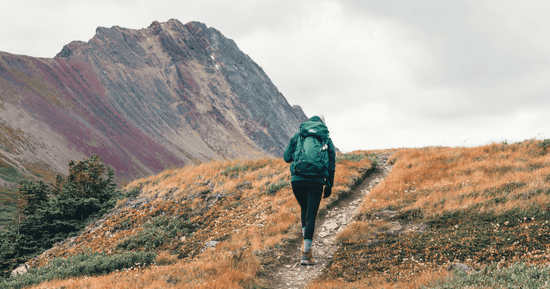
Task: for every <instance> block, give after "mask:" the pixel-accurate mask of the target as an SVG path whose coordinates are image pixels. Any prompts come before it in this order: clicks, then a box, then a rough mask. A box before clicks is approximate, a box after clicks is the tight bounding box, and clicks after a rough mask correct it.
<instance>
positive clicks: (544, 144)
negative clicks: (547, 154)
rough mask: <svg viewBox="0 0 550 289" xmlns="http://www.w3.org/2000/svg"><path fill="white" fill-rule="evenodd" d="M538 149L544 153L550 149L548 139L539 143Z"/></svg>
mask: <svg viewBox="0 0 550 289" xmlns="http://www.w3.org/2000/svg"><path fill="white" fill-rule="evenodd" d="M539 147H541V148H542V149H543V150H544V151H546V149H548V147H550V139H545V140H544V141H542V142H540V143H539Z"/></svg>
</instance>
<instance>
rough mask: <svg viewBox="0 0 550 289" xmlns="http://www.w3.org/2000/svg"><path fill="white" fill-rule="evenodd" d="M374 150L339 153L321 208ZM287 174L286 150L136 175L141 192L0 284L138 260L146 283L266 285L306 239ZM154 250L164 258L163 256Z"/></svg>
mask: <svg viewBox="0 0 550 289" xmlns="http://www.w3.org/2000/svg"><path fill="white" fill-rule="evenodd" d="M373 157H374V155H370V154H367V153H366V152H356V153H353V154H347V155H339V156H338V157H337V164H336V175H335V186H334V189H333V195H332V196H331V197H330V198H328V199H324V200H323V201H322V204H321V207H320V211H321V214H323V212H326V210H327V209H328V208H330V207H332V206H335V205H336V204H337V203H338V202H339V200H340V199H342V198H344V197H346V196H348V195H349V194H350V193H351V190H352V189H353V188H354V187H355V186H357V185H358V184H359V183H360V182H361V180H362V179H363V178H364V177H365V176H366V175H367V174H369V173H370V172H372V169H373V166H374V165H375V163H373V159H374V158H373ZM289 181H290V172H289V170H288V164H286V163H284V161H283V160H282V159H280V158H279V159H274V158H263V159H256V160H234V161H224V162H220V161H212V162H208V163H203V164H200V165H189V166H185V167H183V168H180V169H171V170H167V171H165V172H162V173H161V174H158V175H155V176H151V177H148V178H144V179H138V180H136V181H134V182H132V183H130V184H129V185H128V186H127V187H125V190H127V192H126V194H127V195H134V194H135V192H136V191H138V192H139V195H137V196H135V195H134V197H130V198H127V199H124V200H121V201H120V202H119V203H118V205H117V207H116V208H115V209H114V210H113V211H112V212H111V213H109V214H105V215H104V216H103V217H102V218H100V219H98V220H96V221H94V222H91V223H89V224H88V226H87V227H86V229H84V230H83V231H82V232H81V233H80V235H78V236H75V237H73V238H69V239H67V240H65V241H63V242H60V243H57V244H56V245H54V247H53V248H52V249H50V250H48V251H46V252H44V253H43V254H42V255H40V256H38V257H37V258H34V259H33V260H30V261H29V262H28V263H29V264H30V265H31V267H32V268H33V269H32V270H31V271H30V272H29V273H27V274H24V275H21V276H19V277H17V278H9V279H6V282H7V283H1V282H0V286H1V285H4V286H7V287H14V288H19V286H21V285H22V284H28V285H31V284H37V283H41V282H45V281H48V280H52V279H65V278H70V277H78V276H83V275H87V276H91V275H103V274H108V273H110V274H109V275H108V276H106V277H97V278H94V279H90V280H89V282H92V283H96V285H98V284H110V282H123V281H122V280H120V279H119V277H120V276H122V275H120V274H119V270H120V271H122V272H121V273H122V274H123V275H124V274H125V273H126V272H128V269H130V267H131V270H134V269H135V268H136V267H140V268H141V269H144V270H147V271H144V272H142V273H143V275H142V277H143V278H145V279H147V280H145V281H143V282H141V281H140V283H142V284H141V285H139V286H142V287H141V288H143V287H148V288H154V287H155V286H156V287H157V288H158V287H163V288H164V287H167V286H170V285H171V284H176V283H177V286H179V288H188V287H189V286H194V285H198V284H201V283H204V284H203V285H201V286H202V287H201V286H199V287H198V288H216V286H221V287H223V288H228V287H229V288H238V287H239V286H243V284H244V285H245V286H247V285H246V284H261V283H262V281H261V280H260V279H262V278H258V277H260V275H259V274H261V272H262V270H263V269H262V267H264V266H265V267H264V268H268V267H269V266H273V265H274V264H276V263H277V262H278V261H277V260H278V258H277V257H278V256H280V255H279V254H280V253H281V247H282V246H284V245H285V244H288V241H289V240H293V241H296V240H299V238H300V237H299V234H300V233H301V228H300V223H299V216H300V210H299V205H298V203H297V202H296V201H295V199H294V196H293V195H292V191H291V186H290V183H289ZM130 251H131V252H130ZM151 254H153V255H154V256H156V260H155V264H152V261H151V256H152V255H151ZM65 258H66V259H65ZM127 258H134V259H133V260H135V261H134V262H133V263H131V265H130V266H128V265H127V264H128V262H120V260H121V259H127ZM178 258H179V259H181V260H178ZM153 259H155V258H154V257H153ZM144 262H146V263H147V264H146V265H145V264H143V263H144ZM121 263H122V264H121ZM136 263H140V264H139V265H138V264H136ZM172 263H174V264H173V265H171V266H169V267H168V268H166V267H164V266H162V265H167V264H172ZM144 266H145V267H147V266H148V268H142V267H144ZM117 269H118V270H117ZM123 269H124V270H123ZM147 272H148V273H147ZM166 272H172V273H171V274H170V276H171V277H170V276H164V274H165V273H166ZM174 272H179V273H174ZM191 272H193V273H192V274H191ZM132 273H134V271H132ZM159 274H160V275H162V276H163V277H162V278H159V277H158V276H159ZM132 276H134V274H132ZM154 276H156V277H154ZM134 277H138V275H137V273H135V276H134ZM142 277H139V278H142ZM105 278H107V279H108V280H106V279H105ZM133 280H137V279H133ZM73 281H74V280H64V281H60V282H64V283H63V284H59V285H54V286H52V285H51V284H49V285H48V284H46V285H44V286H48V287H56V288H57V287H62V286H67V288H71V287H70V286H68V285H67V284H68V283H72V282H73ZM52 282H54V283H55V282H57V281H52ZM129 282H133V281H131V280H129ZM76 284H80V281H78V282H77V283H75V285H76ZM155 284H156V285H155ZM76 286H80V285H76ZM94 286H95V285H94ZM100 286H108V285H100ZM118 286H119V287H123V288H125V287H128V286H130V285H128V284H123V283H119V284H118ZM251 286H252V285H251ZM92 288H93V287H92ZM97 288H107V287H97Z"/></svg>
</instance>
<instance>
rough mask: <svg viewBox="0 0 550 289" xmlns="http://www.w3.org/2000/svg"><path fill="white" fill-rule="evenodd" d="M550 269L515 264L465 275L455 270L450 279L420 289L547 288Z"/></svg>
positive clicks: (488, 268) (494, 265) (492, 266)
mask: <svg viewBox="0 0 550 289" xmlns="http://www.w3.org/2000/svg"><path fill="white" fill-rule="evenodd" d="M549 283H550V267H548V266H540V265H529V264H525V263H515V264H514V265H512V266H510V267H509V268H499V267H498V265H497V264H491V265H489V266H485V267H484V268H483V269H482V270H480V271H477V272H473V273H470V274H467V273H465V272H463V271H461V270H458V269H457V270H455V271H454V274H453V275H452V276H451V277H448V278H446V279H445V280H442V281H438V282H436V283H435V284H432V285H430V286H428V287H424V286H423V287H422V288H434V289H436V288H474V287H475V288H533V289H537V288H548V284H549Z"/></svg>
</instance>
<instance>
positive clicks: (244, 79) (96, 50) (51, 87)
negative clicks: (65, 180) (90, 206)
mask: <svg viewBox="0 0 550 289" xmlns="http://www.w3.org/2000/svg"><path fill="white" fill-rule="evenodd" d="M305 118H306V117H305V115H304V114H303V112H302V111H301V109H300V108H293V107H291V106H290V105H289V104H288V102H287V101H286V99H285V98H284V96H283V95H282V94H281V93H280V92H279V91H278V90H277V88H276V87H275V86H274V85H273V83H272V82H271V81H270V80H269V78H268V76H267V75H266V74H265V73H264V71H263V70H262V69H261V67H260V66H258V65H257V64H256V63H255V62H254V61H253V60H252V59H250V57H248V56H247V55H246V54H244V53H243V52H242V51H240V50H239V48H238V47H237V45H236V44H235V42H234V41H232V40H230V39H228V38H226V37H224V36H223V35H222V34H221V33H220V32H219V31H217V30H216V29H213V28H208V27H207V26H206V25H204V24H202V23H198V22H190V23H187V24H185V25H183V24H182V23H180V22H179V21H177V20H169V21H168V22H166V23H159V22H153V23H152V24H151V25H150V26H149V27H148V28H145V29H140V30H131V29H124V28H121V27H117V26H115V27H112V28H98V29H97V31H96V35H95V36H94V37H93V38H92V39H91V40H90V41H88V42H72V43H70V44H68V45H66V46H65V47H64V48H63V49H62V50H61V52H60V53H59V54H58V55H57V56H56V57H55V58H53V59H45V58H33V57H28V56H21V55H12V54H7V53H0V145H1V149H0V160H2V164H3V166H4V167H8V168H9V167H14V168H17V170H18V171H20V172H21V173H22V174H23V175H27V176H29V175H31V176H32V175H34V176H35V178H36V177H49V178H50V179H51V178H52V177H53V175H54V174H53V173H52V172H60V173H64V174H66V173H67V172H66V164H67V161H68V160H71V159H73V160H78V159H82V158H85V157H88V156H89V155H91V154H97V155H99V156H100V157H102V158H103V161H104V162H105V163H106V164H107V165H109V166H111V167H113V168H114V169H115V170H116V172H117V175H118V176H119V177H120V178H124V179H133V178H135V177H136V176H146V175H150V174H152V173H155V172H160V171H162V170H163V169H166V168H168V167H171V166H180V165H182V164H184V163H187V162H190V161H191V162H202V161H206V160H210V159H228V158H234V157H254V156H260V155H263V154H266V153H268V154H273V155H280V154H281V153H282V151H283V150H284V147H285V145H286V142H287V141H288V139H289V138H290V137H291V136H292V134H293V133H294V132H295V131H297V128H298V124H299V123H300V122H301V121H303V120H304V119H305ZM0 177H1V176H0ZM0 185H1V184H0Z"/></svg>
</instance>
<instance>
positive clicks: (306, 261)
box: [300, 250, 315, 266]
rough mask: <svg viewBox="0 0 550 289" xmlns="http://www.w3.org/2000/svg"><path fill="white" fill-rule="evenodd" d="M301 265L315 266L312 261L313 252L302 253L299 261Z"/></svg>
mask: <svg viewBox="0 0 550 289" xmlns="http://www.w3.org/2000/svg"><path fill="white" fill-rule="evenodd" d="M300 264H301V265H304V266H306V265H315V260H313V250H309V252H307V253H306V252H304V251H302V260H300Z"/></svg>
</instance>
